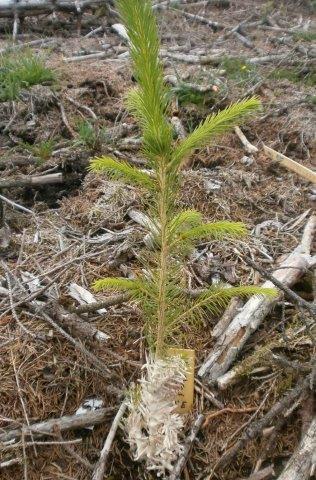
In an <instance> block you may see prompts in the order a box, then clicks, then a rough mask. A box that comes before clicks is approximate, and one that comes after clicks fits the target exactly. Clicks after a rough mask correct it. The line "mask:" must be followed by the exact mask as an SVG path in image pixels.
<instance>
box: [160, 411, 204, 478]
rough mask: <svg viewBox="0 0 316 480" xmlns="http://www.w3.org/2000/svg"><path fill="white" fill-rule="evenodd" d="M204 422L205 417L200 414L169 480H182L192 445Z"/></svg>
mask: <svg viewBox="0 0 316 480" xmlns="http://www.w3.org/2000/svg"><path fill="white" fill-rule="evenodd" d="M203 421H204V415H202V414H199V415H198V416H197V417H196V419H195V422H194V424H193V426H192V429H191V432H190V435H189V436H188V438H187V439H186V441H185V444H184V447H183V452H182V455H181V456H180V457H179V459H178V461H177V463H176V464H175V467H174V469H173V470H172V472H171V474H170V476H169V480H180V476H181V472H182V470H183V469H184V467H185V464H186V463H187V461H188V459H189V454H190V451H191V448H192V445H193V443H194V442H195V440H196V437H197V434H198V433H199V430H200V428H201V426H202V423H203Z"/></svg>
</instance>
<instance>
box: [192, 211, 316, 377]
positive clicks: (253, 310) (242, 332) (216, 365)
mask: <svg viewBox="0 0 316 480" xmlns="http://www.w3.org/2000/svg"><path fill="white" fill-rule="evenodd" d="M315 228H316V216H312V217H311V218H310V219H309V221H308V223H307V224H306V226H305V229H304V233H303V237H302V241H301V243H300V244H299V245H298V247H296V248H295V250H293V252H292V253H291V254H290V255H289V256H288V257H287V259H286V260H285V261H283V262H282V264H281V265H280V268H278V269H276V270H275V272H274V273H273V276H274V277H275V278H276V279H277V280H279V281H280V282H281V283H283V284H284V285H285V286H287V287H289V286H291V285H293V284H294V283H296V282H297V281H298V279H299V278H300V277H301V276H302V274H303V273H304V272H305V271H306V270H307V269H308V268H309V265H310V262H311V257H310V249H311V243H312V240H313V236H314V231H315ZM273 286H274V285H273V283H272V282H271V281H267V282H265V283H264V284H263V287H265V288H271V287H273ZM281 295H282V294H281V293H280V294H279V295H278V296H277V297H274V298H269V297H260V296H254V297H251V298H250V299H249V300H248V301H247V302H246V304H245V306H244V307H243V309H242V310H241V312H240V313H239V314H238V315H237V316H236V317H235V318H234V319H233V321H232V322H231V324H230V325H229V327H228V328H227V330H226V331H225V332H224V333H223V334H222V335H221V336H220V337H219V338H218V340H217V342H216V344H215V345H214V347H213V349H212V352H211V353H210V355H209V356H208V357H207V359H206V360H205V362H204V363H203V364H202V366H201V367H200V369H199V371H198V375H199V376H200V377H202V378H203V380H204V381H207V382H208V383H211V384H212V383H215V382H217V380H218V379H219V377H221V376H222V375H223V374H224V373H226V372H227V370H228V369H229V367H230V366H231V364H232V363H233V362H234V360H235V359H236V357H237V355H238V353H239V352H240V351H241V350H242V348H243V346H244V344H245V343H246V341H247V340H248V338H249V337H250V335H251V334H252V333H253V332H254V331H255V330H256V329H257V328H258V327H259V325H260V324H261V322H262V321H263V319H264V318H265V316H266V315H267V314H268V313H269V312H270V310H271V309H272V307H273V306H274V305H275V303H276V302H277V301H278V300H279V299H280V298H281Z"/></svg>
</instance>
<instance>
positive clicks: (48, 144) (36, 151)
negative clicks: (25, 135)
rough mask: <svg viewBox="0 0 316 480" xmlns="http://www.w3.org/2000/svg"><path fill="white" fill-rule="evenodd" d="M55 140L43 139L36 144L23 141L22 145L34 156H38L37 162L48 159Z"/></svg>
mask: <svg viewBox="0 0 316 480" xmlns="http://www.w3.org/2000/svg"><path fill="white" fill-rule="evenodd" d="M55 144H56V143H55V141H54V140H52V139H49V140H43V141H41V142H38V143H36V144H31V143H27V142H24V143H23V144H22V147H23V148H25V149H26V150H27V151H28V152H30V153H31V154H32V155H34V157H37V158H38V161H39V163H44V162H46V161H47V160H49V159H50V158H51V156H52V153H53V151H54V148H55Z"/></svg>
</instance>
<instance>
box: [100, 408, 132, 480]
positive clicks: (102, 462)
mask: <svg viewBox="0 0 316 480" xmlns="http://www.w3.org/2000/svg"><path fill="white" fill-rule="evenodd" d="M126 408H127V404H126V402H123V403H122V405H121V406H120V408H119V410H118V412H117V414H116V415H115V418H114V420H113V423H112V426H111V428H110V430H109V433H108V436H107V437H106V440H105V442H104V445H103V448H102V450H101V453H100V458H99V460H98V462H97V464H96V466H95V469H94V471H93V474H92V480H103V477H104V472H105V467H106V462H107V458H108V456H109V453H110V450H111V446H112V443H113V440H114V437H115V434H116V431H117V429H118V426H119V424H120V421H121V420H122V417H123V415H124V413H125V410H126Z"/></svg>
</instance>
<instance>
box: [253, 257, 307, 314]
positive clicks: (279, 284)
mask: <svg viewBox="0 0 316 480" xmlns="http://www.w3.org/2000/svg"><path fill="white" fill-rule="evenodd" d="M244 261H245V262H246V263H247V264H248V265H250V266H251V267H253V268H254V269H255V270H257V272H259V273H260V274H261V275H262V276H263V277H265V278H267V279H268V280H271V282H272V283H273V284H274V285H275V286H276V287H278V288H279V289H280V290H282V291H283V292H284V293H285V295H286V296H287V297H288V298H289V299H291V300H292V301H293V302H294V303H296V304H297V305H298V306H299V307H302V308H305V309H306V310H308V311H309V312H310V313H311V314H312V315H315V314H316V305H315V304H313V303H309V302H307V301H306V300H304V298H302V297H300V296H299V295H297V293H295V292H294V291H293V290H291V289H290V288H288V287H287V286H286V285H284V284H283V283H282V282H280V281H279V280H278V279H277V278H275V277H274V276H273V275H271V274H270V273H269V272H267V271H266V270H265V269H264V268H262V267H260V265H257V264H256V263H255V262H253V261H252V260H251V259H250V258H244Z"/></svg>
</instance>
